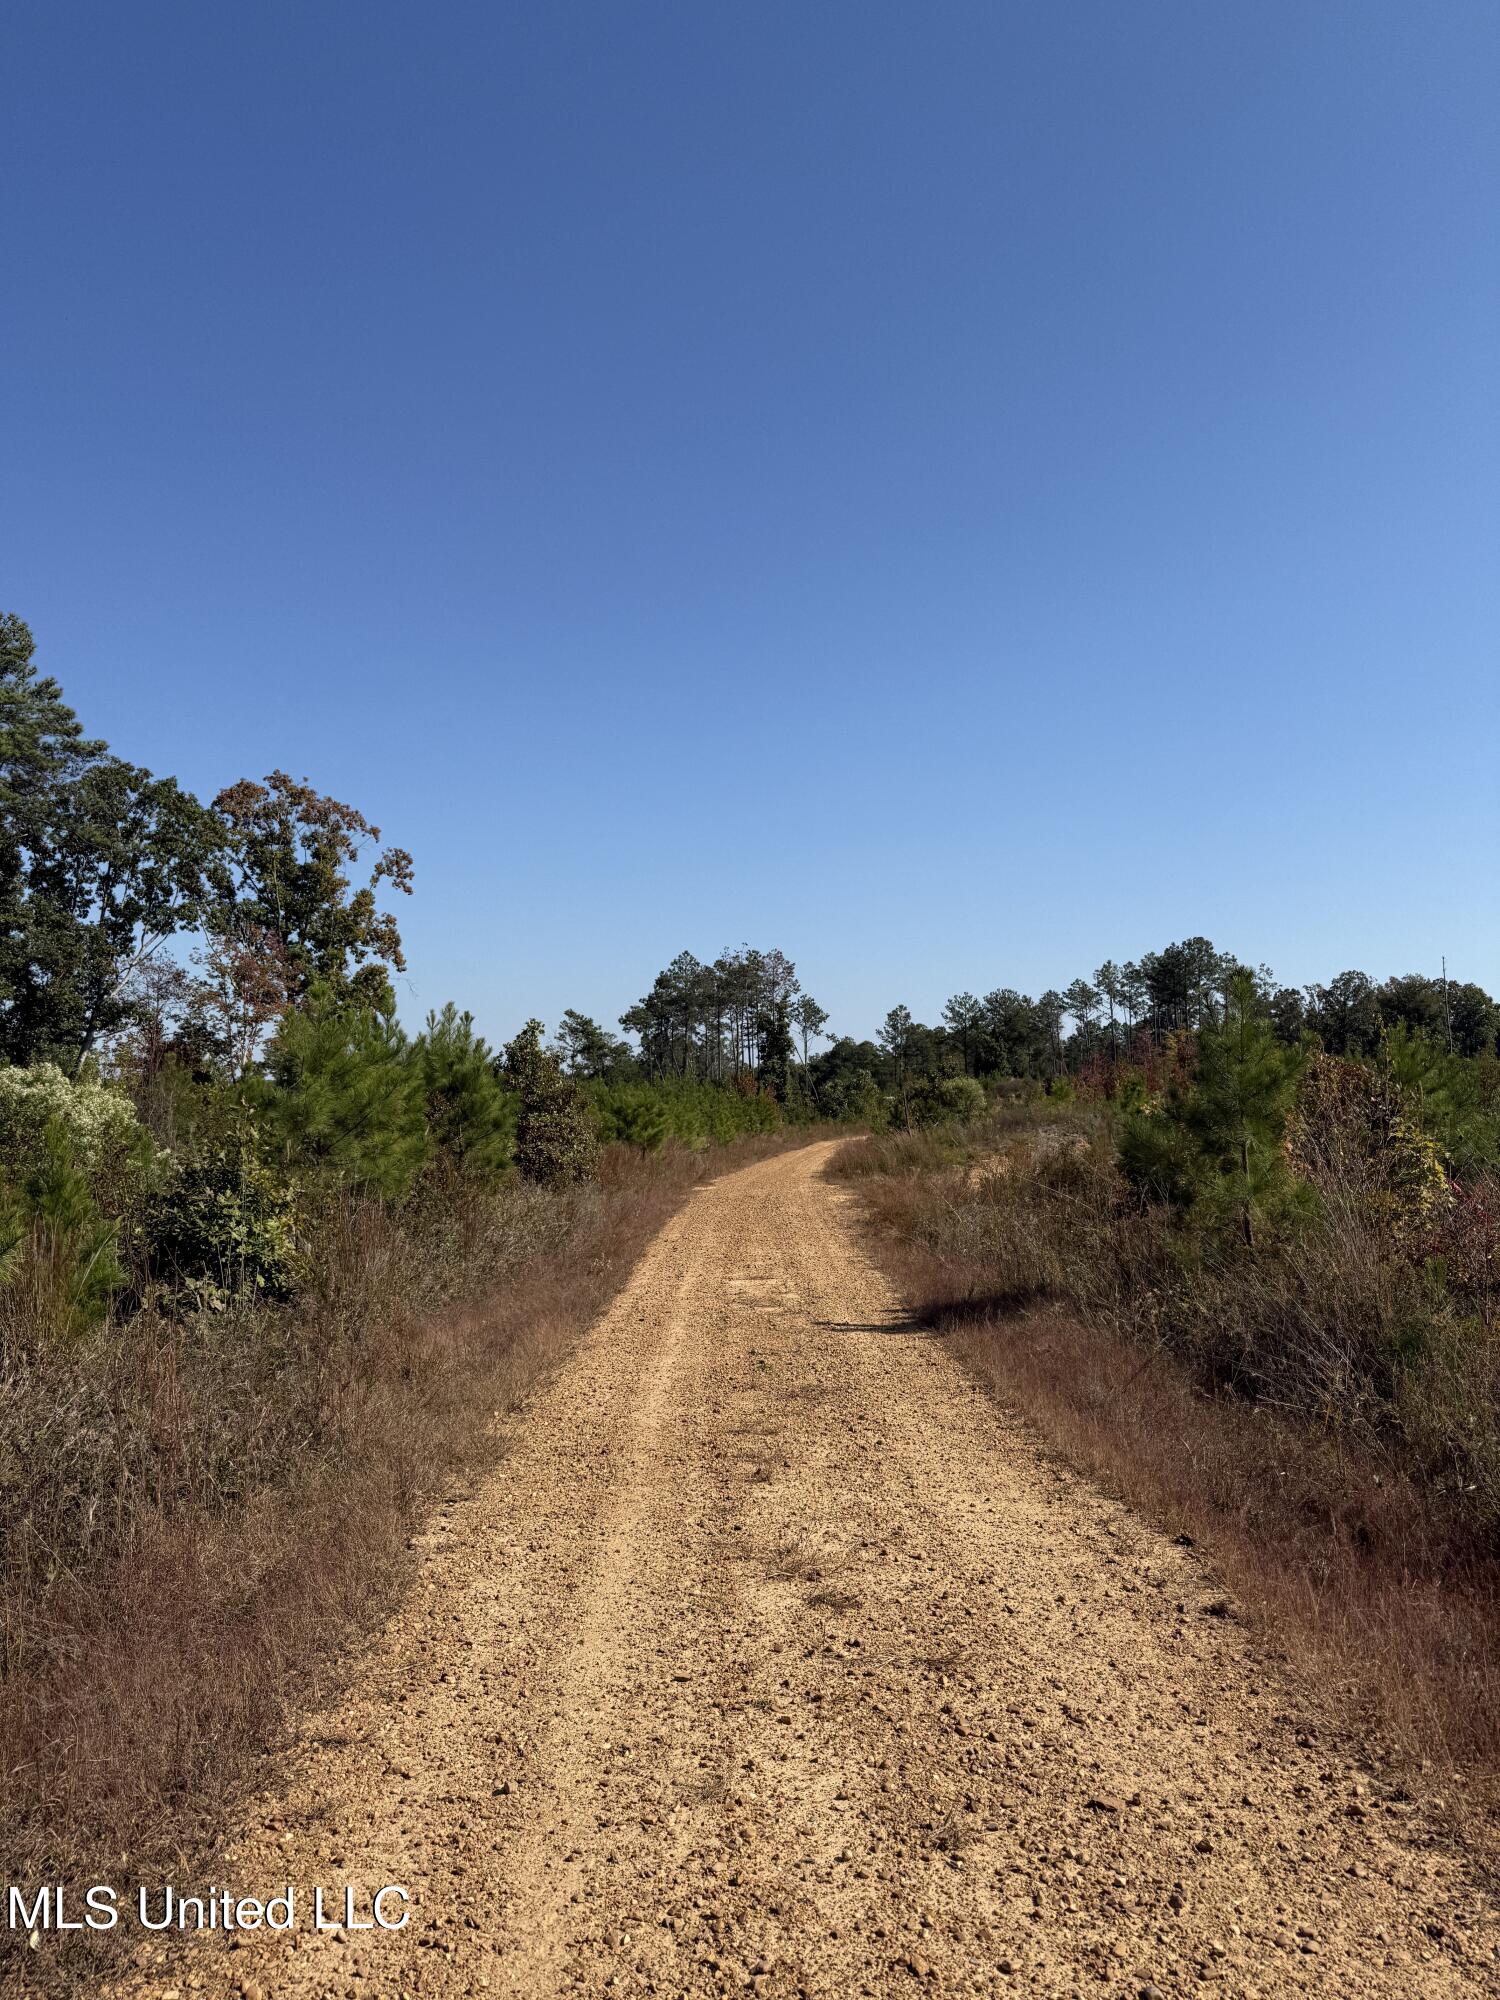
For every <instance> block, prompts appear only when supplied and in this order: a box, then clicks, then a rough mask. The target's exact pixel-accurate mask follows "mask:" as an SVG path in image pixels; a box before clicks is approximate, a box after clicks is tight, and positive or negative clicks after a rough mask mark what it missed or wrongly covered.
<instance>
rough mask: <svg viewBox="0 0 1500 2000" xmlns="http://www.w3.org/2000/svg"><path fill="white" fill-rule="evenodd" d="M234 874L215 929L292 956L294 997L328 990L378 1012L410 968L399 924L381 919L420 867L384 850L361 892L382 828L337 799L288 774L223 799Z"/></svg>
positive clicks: (228, 873) (217, 804)
mask: <svg viewBox="0 0 1500 2000" xmlns="http://www.w3.org/2000/svg"><path fill="white" fill-rule="evenodd" d="M214 811H215V813H216V815H217V817H218V822H219V824H220V825H221V827H222V828H223V832H224V839H225V841H226V844H227V850H228V866H227V868H226V870H225V873H224V879H223V885H222V890H221V894H220V896H219V899H218V901H217V902H216V903H215V905H214V906H213V907H212V908H211V909H210V910H209V912H208V928H209V930H210V931H211V932H212V933H213V934H214V936H215V937H217V938H219V939H222V940H225V941H226V942H227V943H228V944H229V945H230V946H231V947H234V946H237V945H242V944H243V943H244V942H245V940H247V939H257V938H261V939H272V940H274V941H275V942H276V945H277V947H278V948H279V950H280V951H282V952H283V953H284V954H285V957H286V961H287V967H288V970H289V973H290V977H291V991H292V993H293V995H294V997H295V996H297V995H300V994H302V993H305V992H308V991H309V990H310V989H311V988H312V987H313V986H315V985H321V986H324V987H327V988H328V989H329V990H330V991H332V992H334V993H336V994H344V995H346V996H350V997H353V998H356V999H358V1000H360V1001H362V1002H364V1003H365V1004H366V1005H368V1006H372V1007H375V1008H378V1007H379V1006H380V1004H381V996H382V994H383V993H384V991H385V988H386V983H387V982H386V970H385V969H386V967H387V966H390V967H392V968H394V969H395V970H396V971H397V972H401V971H404V970H405V967H406V960H405V958H404V957H403V955H402V950H401V934H400V932H399V930H398V929H397V927H396V920H395V918H394V917H393V916H391V915H390V914H389V912H384V911H381V910H380V909H379V907H378V904H377V900H376V899H377V895H378V892H379V891H380V888H381V885H382V884H386V885H388V886H389V887H390V888H392V889H394V890H395V891H397V893H398V894H401V895H404V896H409V895H410V894H411V884H412V859H411V856H410V855H409V854H408V853H407V852H406V850H405V849H404V848H400V847H387V848H384V849H382V850H380V851H378V852H377V854H376V856H375V861H374V865H373V867H372V868H371V870H370V874H369V877H368V879H367V880H366V881H365V882H363V883H362V884H361V885H360V886H359V887H358V888H355V887H354V886H353V884H352V883H351V881H350V878H349V875H348V872H347V871H348V869H349V868H350V866H351V865H353V864H354V863H357V862H358V861H359V860H360V857H361V855H362V853H363V851H364V848H365V846H366V843H370V844H372V845H378V842H379V840H380V828H379V827H378V826H371V824H370V822H369V821H368V820H367V819H366V818H365V816H364V814H363V813H361V812H357V811H356V810H355V808H354V807H353V806H347V805H342V804H340V802H339V801H338V800H337V799H330V798H324V797H322V796H320V795H319V794H318V793H317V792H315V791H314V790H313V789H312V787H311V786H310V785H308V784H305V783H304V784H297V783H295V782H294V781H293V780H292V779H291V778H290V777H288V776H287V774H286V772H285V771H273V772H272V773H271V775H270V776H269V777H268V778H267V779H266V781H265V783H264V784H263V785H262V784H257V783H255V782H254V780H252V779H249V778H244V779H242V780H241V781H240V782H239V783H238V784H236V785H230V786H227V787H226V788H225V790H223V791H222V792H220V793H219V795H218V797H217V798H216V799H215V800H214Z"/></svg>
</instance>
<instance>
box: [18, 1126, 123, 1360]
mask: <svg viewBox="0 0 1500 2000" xmlns="http://www.w3.org/2000/svg"><path fill="white" fill-rule="evenodd" d="M118 1236H119V1225H118V1224H117V1223H116V1222H114V1221H112V1220H109V1219H108V1218H106V1217H105V1216H103V1215H101V1213H100V1211H99V1206H98V1204H97V1202H96V1201H95V1200H94V1197H93V1194H92V1191H91V1190H90V1187H89V1183H88V1179H87V1177H86V1176H85V1175H84V1174H83V1173H82V1172H81V1171H80V1169H79V1167H78V1166H77V1164H76V1162H75V1161H74V1158H73V1152H72V1146H71V1144H70V1142H69V1139H68V1133H67V1130H66V1128H65V1127H64V1125H63V1124H62V1122H61V1120H59V1119H53V1120H52V1121H51V1122H50V1123H49V1124H48V1125H47V1127H46V1129H45V1131H44V1133H43V1135H42V1142H41V1147H40V1150H39V1153H38V1155H37V1157H36V1158H35V1160H34V1163H33V1165H32V1167H31V1169H30V1171H29V1172H28V1173H27V1175H26V1177H25V1179H24V1180H23V1181H21V1182H20V1183H19V1184H16V1183H10V1184H7V1186H6V1187H5V1188H4V1190H3V1192H0V1289H3V1293H4V1298H3V1301H0V1328H3V1331H4V1339H3V1341H0V1345H4V1346H11V1345H22V1344H25V1345H35V1344H38V1343H42V1344H45V1343H47V1342H50V1341H57V1340H69V1339H74V1338H77V1337H78V1336H80V1335H82V1334H85V1333H88V1332H90V1331H91V1330H92V1329H93V1328H94V1327H97V1326H100V1325H102V1324H103V1322H104V1321H105V1320H106V1319H107V1318H108V1316H109V1308H110V1301H111V1300H112V1298H113V1296H114V1294H115V1293H116V1292H117V1291H118V1290H119V1289H120V1288H121V1286H123V1285H124V1283H125V1273H124V1271H123V1270H122V1269H121V1268H120V1263H119V1259H118V1256H117V1254H116V1250H117V1243H118Z"/></svg>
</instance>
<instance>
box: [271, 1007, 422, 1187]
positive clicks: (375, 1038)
mask: <svg viewBox="0 0 1500 2000" xmlns="http://www.w3.org/2000/svg"><path fill="white" fill-rule="evenodd" d="M266 1071H267V1074H266V1079H265V1081H264V1082H262V1083H260V1084H259V1085H258V1087H256V1088H254V1089H253V1090H252V1092H251V1097H252V1101H253V1102H254V1103H255V1105H256V1107H257V1108H258V1110H259V1112H260V1114H261V1117H262V1118H263V1120H264V1125H265V1130H266V1132H267V1134H268V1135H269V1136H270V1138H271V1140H272V1142H273V1144H274V1145H275V1147H276V1148H277V1150H278V1151H279V1154H280V1157H281V1158H282V1160H283V1161H284V1162H285V1164H286V1165H287V1167H288V1168H289V1169H290V1170H291V1171H292V1172H293V1173H294V1174H297V1175H300V1176H303V1177H305V1178H307V1179H309V1180H312V1181H314V1182H319V1183H322V1184H323V1185H325V1186H339V1187H347V1188H351V1189H354V1190H356V1191H359V1192H363V1193H367V1194H375V1195H381V1196H383V1197H384V1198H385V1199H386V1200H388V1201H399V1200H400V1199H401V1197H402V1196H403V1195H404V1194H406V1193H407V1191H408V1190H409V1189H410V1187H411V1185H412V1182H413V1181H414V1180H415V1179H416V1177H417V1175H418V1174H419V1173H420V1172H421V1170H422V1168H423V1166H424V1165H425V1164H426V1162H427V1159H428V1157H429V1155H430V1153H431V1149H432V1140H431V1137H430V1135H429V1132H428V1126H427V1118H426V1115H425V1103H424V1097H423V1076H422V1069H421V1065H420V1063H419V1062H418V1061H417V1060H415V1058H414V1056H413V1052H412V1047H411V1044H410V1043H409V1042H408V1040H407V1038H406V1036H405V1035H404V1034H403V1033H402V1031H401V1029H400V1027H399V1026H398V1025H397V1022H396V1018H395V1002H394V999H393V998H392V996H391V994H390V991H389V989H387V991H386V993H385V994H384V995H383V996H382V1000H381V1004H380V1005H378V1006H363V1005H360V1004H358V1003H357V1002H350V1001H348V1000H346V999H343V998H341V997H340V996H339V995H338V994H337V993H335V992H333V991H332V990H330V989H329V988H327V987H316V988H314V990H313V992H312V993H311V994H310V995H309V997H308V1000H307V1001H306V1003H305V1004H304V1005H303V1006H301V1007H297V1008H294V1009H293V1010H292V1011H291V1012H290V1013H288V1014H286V1015H285V1016H284V1017H283V1018H282V1021H281V1024H280V1026H279V1027H278V1028H277V1031H276V1035H275V1037H274V1039H273V1040H272V1042H271V1045H270V1048H269V1050H268V1051H267V1058H266Z"/></svg>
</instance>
